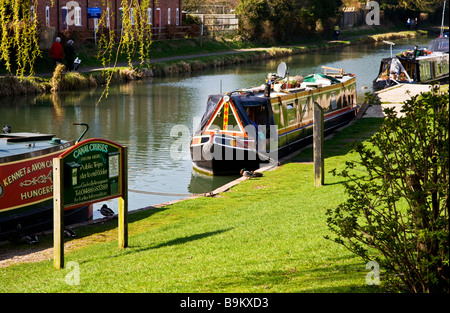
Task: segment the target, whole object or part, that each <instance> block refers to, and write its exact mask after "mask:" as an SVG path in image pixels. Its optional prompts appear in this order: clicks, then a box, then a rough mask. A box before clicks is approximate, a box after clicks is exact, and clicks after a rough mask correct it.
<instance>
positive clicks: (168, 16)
mask: <svg viewBox="0 0 450 313" xmlns="http://www.w3.org/2000/svg"><path fill="white" fill-rule="evenodd" d="M167 25H170V8H168V9H167Z"/></svg>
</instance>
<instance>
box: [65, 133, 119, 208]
mask: <svg viewBox="0 0 450 313" xmlns="http://www.w3.org/2000/svg"><path fill="white" fill-rule="evenodd" d="M122 151H123V147H122V146H120V145H119V144H116V143H114V142H112V141H109V140H105V139H98V138H93V139H88V140H85V141H82V142H81V143H79V144H77V145H75V146H73V147H72V148H70V149H69V150H67V151H66V152H64V153H63V154H62V155H60V158H62V159H63V186H62V187H63V188H62V189H63V199H64V200H63V204H64V207H65V208H68V207H73V206H78V205H80V204H90V203H94V202H98V201H102V200H107V199H111V198H116V197H120V196H122V193H123V191H122V172H123V168H122V167H123V166H122V164H123V160H122V158H123V153H122Z"/></svg>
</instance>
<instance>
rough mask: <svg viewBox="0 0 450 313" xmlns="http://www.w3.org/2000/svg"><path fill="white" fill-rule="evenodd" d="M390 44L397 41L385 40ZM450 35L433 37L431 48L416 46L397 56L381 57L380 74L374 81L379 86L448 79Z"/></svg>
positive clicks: (445, 80)
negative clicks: (449, 36)
mask: <svg viewBox="0 0 450 313" xmlns="http://www.w3.org/2000/svg"><path fill="white" fill-rule="evenodd" d="M385 43H388V44H390V45H391V48H392V45H394V43H391V42H385ZM448 77H449V38H448V37H439V38H436V39H433V40H432V41H431V42H430V44H429V45H428V48H420V49H419V48H418V47H417V46H415V47H414V49H413V50H406V51H403V52H401V53H399V54H397V55H396V56H395V57H392V55H391V57H390V58H384V59H382V60H381V64H380V69H379V72H378V76H377V77H376V78H375V80H374V81H373V87H374V88H376V89H382V88H387V87H391V86H395V85H397V84H428V83H432V82H436V81H441V82H448Z"/></svg>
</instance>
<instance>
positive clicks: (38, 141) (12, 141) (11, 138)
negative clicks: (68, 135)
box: [0, 132, 67, 160]
mask: <svg viewBox="0 0 450 313" xmlns="http://www.w3.org/2000/svg"><path fill="white" fill-rule="evenodd" d="M54 137H55V135H53V134H41V133H27V132H21V133H9V134H0V160H1V159H2V158H5V157H11V156H15V155H20V154H23V153H29V152H34V151H39V150H43V149H46V148H51V147H54V146H56V145H59V144H61V143H65V142H67V141H63V140H61V139H59V138H54Z"/></svg>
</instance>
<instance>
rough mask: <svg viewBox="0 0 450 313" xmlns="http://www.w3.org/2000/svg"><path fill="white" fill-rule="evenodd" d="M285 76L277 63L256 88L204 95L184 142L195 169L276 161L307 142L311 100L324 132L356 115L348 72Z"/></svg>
mask: <svg viewBox="0 0 450 313" xmlns="http://www.w3.org/2000/svg"><path fill="white" fill-rule="evenodd" d="M324 68H325V67H324ZM327 70H334V71H332V72H333V73H329V72H328V73H327ZM286 74H287V66H286V64H285V63H284V62H283V63H281V64H280V66H279V67H278V71H277V74H269V76H268V79H267V80H266V83H264V84H262V85H261V86H259V87H252V88H244V89H239V90H235V91H232V92H228V93H225V94H217V95H210V96H209V98H208V101H207V105H206V111H205V113H204V115H203V117H202V119H201V122H200V125H199V127H198V129H197V130H196V131H195V132H194V133H193V135H192V140H191V145H190V150H191V151H190V152H191V158H192V162H193V167H194V169H195V170H197V171H199V172H201V173H205V174H210V175H231V174H238V173H239V172H240V170H241V169H243V168H245V169H247V170H256V169H258V168H260V167H261V166H264V165H268V164H270V163H272V164H276V163H277V162H278V159H279V158H281V157H283V156H285V155H287V154H289V153H291V152H293V151H295V150H298V149H299V148H301V147H303V146H305V145H306V144H308V143H310V142H312V136H313V130H312V126H313V104H314V103H315V102H316V103H318V104H319V105H320V106H321V107H322V108H323V110H324V124H325V133H329V132H331V131H333V130H334V129H336V128H338V127H340V126H342V125H344V124H346V123H348V122H349V121H350V120H351V119H353V118H354V117H355V116H356V113H357V109H358V108H359V107H358V105H357V104H356V78H355V76H354V75H353V74H348V73H344V71H343V70H338V69H330V68H325V73H324V74H312V75H309V76H306V77H305V78H303V77H301V76H295V77H291V78H289V77H286Z"/></svg>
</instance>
